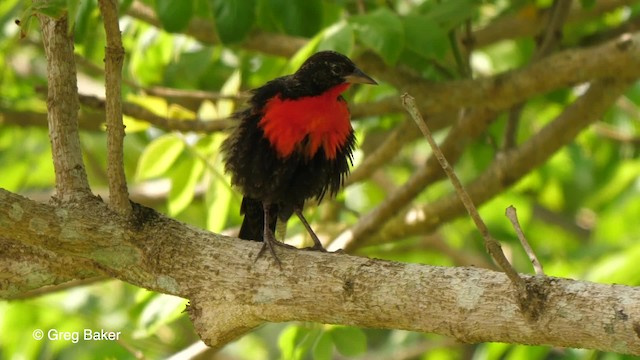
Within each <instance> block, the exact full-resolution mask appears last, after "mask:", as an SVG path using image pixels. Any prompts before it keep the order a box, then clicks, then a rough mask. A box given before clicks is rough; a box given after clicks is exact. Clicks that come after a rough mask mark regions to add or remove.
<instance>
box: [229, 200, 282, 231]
mask: <svg viewBox="0 0 640 360" xmlns="http://www.w3.org/2000/svg"><path fill="white" fill-rule="evenodd" d="M240 213H241V214H244V220H242V226H240V234H238V237H239V238H240V239H245V240H254V241H263V240H264V239H263V236H264V235H263V234H264V232H263V225H264V209H263V207H262V201H260V200H256V199H252V198H248V197H246V196H245V197H244V198H242V205H240ZM277 218H278V206H277V205H271V206H270V208H269V228H270V229H271V231H273V232H275V231H276V222H277Z"/></svg>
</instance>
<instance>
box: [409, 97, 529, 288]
mask: <svg viewBox="0 0 640 360" xmlns="http://www.w3.org/2000/svg"><path fill="white" fill-rule="evenodd" d="M402 103H403V105H404V107H405V108H406V109H407V111H408V112H409V114H410V115H411V117H412V118H413V120H414V121H415V122H416V124H417V125H418V127H419V128H420V131H422V134H423V135H424V136H425V138H426V139H427V142H429V145H430V146H431V149H432V151H433V153H434V155H435V157H436V158H437V159H438V162H439V163H440V165H441V166H442V170H444V172H445V173H446V174H447V176H448V177H449V180H450V181H451V184H453V187H454V188H455V190H456V192H457V193H458V197H459V198H460V200H461V201H462V203H463V204H464V206H465V208H466V209H467V212H468V213H469V215H470V216H471V219H473V222H474V223H475V224H476V227H477V228H478V230H479V231H480V233H481V234H482V237H483V238H484V241H485V247H486V249H487V251H488V252H489V255H491V257H492V258H493V260H494V261H495V262H496V264H498V266H499V267H500V268H501V269H502V271H504V273H505V274H506V275H507V277H509V279H510V280H511V282H512V283H513V285H514V286H515V287H516V289H517V290H518V292H519V294H520V297H521V298H527V295H526V294H527V290H526V284H525V282H524V280H523V279H522V278H521V277H520V275H518V273H517V272H516V271H515V270H514V269H513V267H512V266H511V264H510V263H509V261H508V260H507V258H506V257H505V256H504V253H503V252H502V248H501V247H500V243H499V242H498V241H497V240H496V239H494V238H493V236H491V234H490V233H489V229H488V228H487V225H486V224H485V223H484V221H483V220H482V218H481V217H480V214H478V210H477V209H476V207H475V205H473V201H472V200H471V197H470V196H469V194H468V193H467V192H466V191H465V189H464V187H463V186H462V183H461V182H460V179H458V177H457V176H456V174H455V172H454V171H453V169H452V168H451V166H450V165H449V162H448V161H447V159H446V158H445V157H444V154H442V151H440V148H439V147H438V144H437V143H436V142H435V140H434V139H433V137H432V136H431V131H430V130H429V127H428V126H427V123H426V122H425V121H424V119H423V118H422V115H421V114H420V112H419V111H418V108H417V106H416V103H415V99H414V98H413V97H412V96H411V95H409V94H407V93H404V94H403V95H402Z"/></svg>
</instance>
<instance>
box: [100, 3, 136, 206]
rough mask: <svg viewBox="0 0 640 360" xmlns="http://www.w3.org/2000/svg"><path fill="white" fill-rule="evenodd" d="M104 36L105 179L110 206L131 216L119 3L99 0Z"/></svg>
mask: <svg viewBox="0 0 640 360" xmlns="http://www.w3.org/2000/svg"><path fill="white" fill-rule="evenodd" d="M98 5H99V7H100V13H102V17H103V18H104V30H105V34H106V37H107V46H106V47H105V57H104V59H105V60H104V61H105V71H104V72H105V92H106V104H105V105H106V106H105V111H106V117H107V178H108V180H109V206H110V207H111V209H112V210H115V211H116V212H118V213H119V214H121V215H129V214H131V211H132V209H131V203H130V202H129V192H128V190H127V179H126V177H125V174H124V152H123V144H124V135H125V133H124V124H123V123H122V100H121V99H122V91H121V87H122V63H123V62H124V48H123V47H122V38H121V37H120V26H119V24H118V2H117V1H116V0H98Z"/></svg>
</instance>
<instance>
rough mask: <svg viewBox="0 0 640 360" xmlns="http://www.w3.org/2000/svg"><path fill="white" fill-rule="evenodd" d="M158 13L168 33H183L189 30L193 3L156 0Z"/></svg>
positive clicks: (175, 0)
mask: <svg viewBox="0 0 640 360" xmlns="http://www.w3.org/2000/svg"><path fill="white" fill-rule="evenodd" d="M156 12H157V13H158V18H159V19H160V22H161V23H162V26H163V27H164V28H165V30H167V31H168V32H181V31H182V30H184V29H186V28H187V25H189V21H190V20H191V16H192V14H193V2H192V1H177V0H156Z"/></svg>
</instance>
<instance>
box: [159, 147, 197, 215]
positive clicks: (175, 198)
mask: <svg viewBox="0 0 640 360" xmlns="http://www.w3.org/2000/svg"><path fill="white" fill-rule="evenodd" d="M203 170H204V164H203V163H202V161H201V160H200V159H197V158H194V157H192V156H189V157H188V158H186V159H185V160H184V161H181V162H180V163H179V164H178V166H176V167H175V169H174V170H173V171H172V181H171V190H170V191H169V198H168V199H167V210H168V213H169V215H171V216H175V215H177V214H179V213H180V212H182V210H184V209H185V208H186V207H187V206H189V204H190V203H191V200H193V195H194V193H195V189H196V185H197V184H198V180H199V179H200V176H201V175H202V171H203Z"/></svg>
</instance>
